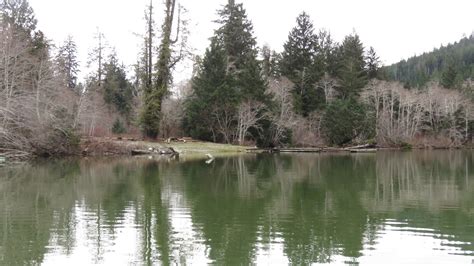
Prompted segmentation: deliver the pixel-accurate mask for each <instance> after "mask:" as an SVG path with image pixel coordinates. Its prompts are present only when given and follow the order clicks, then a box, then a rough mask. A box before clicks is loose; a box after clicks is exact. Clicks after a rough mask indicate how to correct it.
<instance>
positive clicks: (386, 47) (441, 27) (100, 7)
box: [30, 0, 474, 80]
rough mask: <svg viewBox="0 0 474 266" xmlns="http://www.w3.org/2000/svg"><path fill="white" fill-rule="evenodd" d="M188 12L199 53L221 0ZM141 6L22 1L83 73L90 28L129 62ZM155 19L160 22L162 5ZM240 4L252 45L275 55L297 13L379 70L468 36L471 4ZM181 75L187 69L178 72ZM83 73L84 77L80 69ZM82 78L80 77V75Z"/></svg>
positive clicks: (189, 3) (129, 0) (367, 0)
mask: <svg viewBox="0 0 474 266" xmlns="http://www.w3.org/2000/svg"><path fill="white" fill-rule="evenodd" d="M178 1H180V3H181V4H183V5H184V6H185V7H186V8H187V9H188V10H189V12H188V15H187V17H188V18H189V19H190V24H191V25H190V29H191V36H190V45H191V46H192V47H193V48H194V49H195V52H196V53H197V54H202V53H203V52H204V50H205V48H206V47H207V46H208V44H209V40H208V39H209V37H210V36H211V35H212V33H213V30H214V29H215V27H216V25H215V24H214V23H213V22H212V21H213V20H215V19H216V18H217V15H216V10H217V9H219V8H221V6H222V5H224V4H225V3H226V2H227V0H200V1H198V0H178ZM148 2H149V0H30V4H31V6H32V7H33V8H34V10H35V13H36V17H37V19H38V22H39V23H38V27H39V28H40V29H41V30H43V32H45V33H46V35H47V37H48V38H50V39H52V40H53V41H54V42H55V43H61V42H63V41H64V40H65V39H66V36H67V35H72V36H73V37H74V39H75V41H76V43H77V44H78V50H79V59H80V61H81V62H80V63H81V65H82V67H81V69H84V65H85V62H86V61H87V54H88V51H89V50H90V48H91V47H92V46H93V44H94V41H93V35H94V32H96V30H97V27H99V28H100V30H101V31H102V32H103V33H104V34H105V36H106V38H107V40H108V42H109V44H110V45H111V46H114V47H115V48H116V51H117V54H118V56H119V58H120V60H121V61H123V63H124V64H126V65H131V64H133V63H134V62H136V60H137V54H138V51H139V47H140V45H141V43H140V42H141V40H140V39H139V37H137V36H136V35H135V33H139V34H142V33H144V31H145V25H144V20H143V17H144V8H145V6H146V5H147V3H148ZM154 2H155V3H156V4H155V5H157V9H156V12H157V13H156V16H155V20H157V21H160V22H161V18H162V17H163V15H162V2H163V0H154ZM236 2H242V3H243V4H244V7H245V8H246V10H247V14H248V17H249V18H250V20H251V21H252V22H253V24H254V31H255V36H256V37H257V41H258V43H259V45H260V46H262V45H263V44H268V45H269V46H270V47H271V48H272V49H275V50H277V51H281V50H282V46H283V43H284V42H285V41H286V39H287V36H288V32H289V31H290V30H291V28H292V27H294V26H295V24H296V22H295V19H296V17H297V15H298V14H299V13H301V12H302V11H303V10H304V11H306V12H307V13H309V14H310V16H311V18H312V19H313V21H314V25H315V27H316V28H318V29H319V28H325V29H327V30H329V31H330V32H331V34H332V35H333V37H334V39H335V40H336V41H338V42H340V41H342V39H343V38H344V36H345V35H347V34H350V33H352V32H353V31H354V30H355V31H356V32H357V33H358V34H359V35H360V37H361V40H362V41H363V43H364V45H365V46H366V47H369V46H373V47H374V48H375V50H376V52H377V53H378V54H379V56H380V58H381V60H382V61H383V62H384V64H390V63H394V62H397V61H399V60H401V59H404V58H407V57H410V56H413V55H415V54H420V53H422V52H425V51H430V50H432V49H433V48H435V47H439V46H440V45H441V44H447V43H450V42H454V41H457V40H459V39H460V38H461V37H463V35H470V34H471V33H472V32H473V31H474V15H473V12H474V1H473V0H450V1H447V0H445V1H442V0H396V1H395V0H386V1H381V0H357V1H354V0H331V1H329V0H236ZM181 69H183V70H180V71H179V72H180V73H177V74H176V75H177V79H178V80H180V79H183V78H185V77H186V76H187V75H188V73H189V67H187V66H181ZM186 69H188V70H186ZM83 72H86V71H85V70H84V71H83ZM85 74H86V73H81V76H83V75H85Z"/></svg>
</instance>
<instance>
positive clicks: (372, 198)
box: [0, 151, 474, 265]
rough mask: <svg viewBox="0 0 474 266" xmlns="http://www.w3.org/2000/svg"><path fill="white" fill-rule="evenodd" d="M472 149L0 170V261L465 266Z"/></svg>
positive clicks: (470, 251) (471, 238) (469, 245)
mask: <svg viewBox="0 0 474 266" xmlns="http://www.w3.org/2000/svg"><path fill="white" fill-rule="evenodd" d="M473 155H474V154H473V153H470V152H461V151H456V152H446V151H442V152H410V153H378V154H377V155H374V154H361V155H340V154H333V155H331V154H321V155H319V154H303V155H250V156H242V157H231V158H219V159H216V160H215V161H214V162H212V163H211V164H206V163H205V162H204V161H188V162H177V161H169V162H159V161H155V160H149V159H146V158H144V159H136V158H135V159H102V160H96V159H94V160H81V161H74V160H70V161H53V162H51V161H49V162H42V163H37V164H33V165H29V166H17V167H11V168H2V169H0V217H1V218H0V221H1V229H0V239H1V244H0V264H5V265H16V264H39V263H44V264H67V263H70V262H71V261H74V263H84V264H90V263H98V264H123V263H125V262H127V263H132V264H148V265H151V264H155V263H156V262H158V261H159V262H161V263H163V264H187V263H191V262H192V263H195V264H200V263H216V264H251V263H266V264H269V263H272V262H278V263H292V264H293V263H294V264H309V263H330V262H341V263H342V262H349V263H354V262H362V263H364V262H377V263H380V262H384V261H386V260H388V261H390V262H420V259H425V260H426V259H431V260H433V261H434V262H442V261H446V262H461V263H470V262H471V258H472V256H473V255H474V244H473V243H474V228H473V227H474V193H473V192H474V177H473V173H472V172H473ZM424 262H426V261H424ZM428 262H429V261H428Z"/></svg>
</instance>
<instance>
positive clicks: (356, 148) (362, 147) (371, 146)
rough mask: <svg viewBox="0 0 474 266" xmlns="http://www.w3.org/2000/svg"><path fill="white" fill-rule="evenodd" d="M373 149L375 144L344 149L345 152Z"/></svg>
mask: <svg viewBox="0 0 474 266" xmlns="http://www.w3.org/2000/svg"><path fill="white" fill-rule="evenodd" d="M372 148H375V144H363V145H357V146H352V147H346V148H345V149H347V150H359V149H372Z"/></svg>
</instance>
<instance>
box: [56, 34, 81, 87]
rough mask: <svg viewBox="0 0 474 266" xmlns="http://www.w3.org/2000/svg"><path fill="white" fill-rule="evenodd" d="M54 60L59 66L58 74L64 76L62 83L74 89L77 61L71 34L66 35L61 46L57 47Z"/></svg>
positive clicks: (75, 48) (75, 47)
mask: <svg viewBox="0 0 474 266" xmlns="http://www.w3.org/2000/svg"><path fill="white" fill-rule="evenodd" d="M56 61H57V63H58V65H59V68H60V70H59V71H60V74H61V75H62V76H63V77H64V84H65V85H66V86H67V87H68V88H71V89H74V88H75V87H76V84H77V72H78V68H79V63H78V61H77V46H76V43H75V42H74V40H73V38H72V36H68V37H67V39H66V41H65V42H64V44H63V45H62V46H60V47H59V51H58V55H57V58H56Z"/></svg>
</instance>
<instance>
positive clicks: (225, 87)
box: [183, 1, 268, 141]
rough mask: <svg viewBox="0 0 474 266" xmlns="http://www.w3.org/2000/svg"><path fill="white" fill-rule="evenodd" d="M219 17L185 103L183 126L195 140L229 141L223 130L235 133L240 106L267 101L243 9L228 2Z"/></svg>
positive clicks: (251, 29)
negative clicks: (249, 102) (250, 101)
mask: <svg viewBox="0 0 474 266" xmlns="http://www.w3.org/2000/svg"><path fill="white" fill-rule="evenodd" d="M218 14H219V19H218V20H217V21H216V22H217V23H219V24H220V27H219V28H218V29H217V30H216V31H215V36H214V37H213V38H212V39H211V45H210V47H209V48H208V49H207V50H206V54H205V56H204V58H203V59H202V61H201V63H200V65H199V70H198V73H197V75H196V76H195V77H194V79H193V80H192V89H193V94H192V95H191V97H189V98H188V99H187V100H186V102H185V118H184V122H183V124H184V129H185V132H186V133H187V134H189V135H191V136H192V137H194V138H199V139H202V140H213V141H230V140H229V139H225V137H229V136H225V134H224V133H223V132H222V131H223V129H225V130H228V131H235V127H236V125H237V109H238V106H239V104H240V103H242V102H243V101H245V100H248V99H251V100H255V101H259V102H263V103H266V102H268V99H267V96H266V95H265V90H266V83H265V80H264V78H263V77H262V72H263V71H262V66H261V64H260V62H259V61H258V60H257V54H258V51H257V47H256V41H255V38H254V37H253V26H252V23H251V22H250V21H249V20H248V18H247V15H246V12H245V9H244V8H243V6H242V4H235V3H234V2H233V1H230V2H229V3H228V4H227V5H226V6H224V8H223V9H222V10H220V11H219V12H218ZM224 121H225V122H224ZM255 137H258V136H255Z"/></svg>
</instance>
